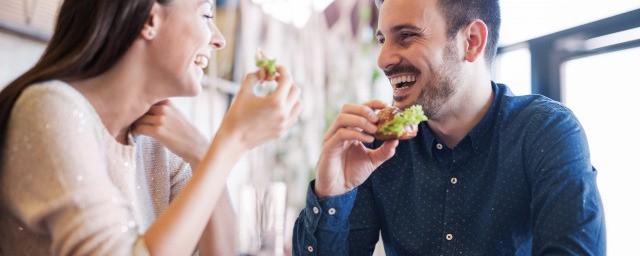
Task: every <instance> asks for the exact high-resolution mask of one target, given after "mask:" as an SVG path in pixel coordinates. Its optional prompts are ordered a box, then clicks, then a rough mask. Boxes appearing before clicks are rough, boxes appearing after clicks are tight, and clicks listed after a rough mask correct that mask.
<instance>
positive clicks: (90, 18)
mask: <svg viewBox="0 0 640 256" xmlns="http://www.w3.org/2000/svg"><path fill="white" fill-rule="evenodd" d="M156 1H157V2H158V3H161V4H163V3H166V2H169V1H170V0H65V1H64V2H63V4H62V6H61V7H60V13H59V14H58V20H57V22H56V27H55V30H54V33H53V36H52V38H51V41H50V42H49V44H48V46H47V48H46V50H45V51H44V54H43V55H42V57H41V58H40V60H38V62H37V63H36V64H35V65H34V66H33V67H32V68H31V69H30V70H28V71H27V72H26V73H24V74H22V75H21V76H20V77H18V78H17V79H16V80H14V81H13V82H11V83H10V84H9V85H7V87H5V88H4V89H3V90H2V92H0V150H3V149H4V148H5V142H6V136H7V128H8V123H9V118H10V115H11V110H12V109H13V105H14V104H15V102H16V100H17V99H18V97H20V94H22V92H23V91H24V90H25V89H26V88H27V87H29V86H30V85H32V84H34V83H38V82H42V81H47V80H52V79H65V80H77V79H84V78H90V77H94V76H97V75H100V74H102V73H104V72H105V71H107V70H108V69H110V68H111V67H112V66H113V65H114V64H115V63H116V61H118V60H119V59H120V58H121V57H122V55H124V53H125V52H126V51H127V49H129V47H131V45H132V44H133V41H134V40H135V38H136V37H137V36H138V34H139V33H140V31H141V30H142V28H143V26H144V24H145V22H146V21H147V19H148V18H149V13H150V12H151V8H152V6H153V4H154V3H155V2H156ZM0 152H2V151H0ZM2 163H3V160H2V154H0V167H1V166H2Z"/></svg>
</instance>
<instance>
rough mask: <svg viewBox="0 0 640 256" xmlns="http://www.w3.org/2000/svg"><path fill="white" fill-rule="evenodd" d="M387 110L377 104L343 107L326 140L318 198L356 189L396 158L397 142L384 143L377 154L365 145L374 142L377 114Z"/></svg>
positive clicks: (378, 102) (318, 172) (321, 157)
mask: <svg viewBox="0 0 640 256" xmlns="http://www.w3.org/2000/svg"><path fill="white" fill-rule="evenodd" d="M384 107H386V104H385V103H384V102H381V101H377V100H374V101H370V102H367V103H365V104H363V105H353V104H347V105H345V106H343V107H342V109H341V110H340V113H339V114H338V117H337V118H336V120H335V121H334V122H333V124H332V125H331V127H330V128H329V130H328V131H327V133H326V134H325V136H324V142H323V147H322V154H321V155H320V160H319V161H318V167H317V174H316V182H315V187H314V190H315V192H316V195H317V196H318V197H319V198H321V199H322V198H326V197H329V196H334V195H339V194H343V193H346V192H348V191H350V190H352V189H354V188H355V187H357V186H359V185H360V184H362V183H363V182H364V181H365V180H366V179H367V178H368V177H369V176H370V175H371V173H373V171H374V170H375V169H376V168H378V166H380V165H381V164H382V163H384V162H385V161H387V160H388V159H389V158H391V157H392V156H393V155H394V154H395V148H396V146H398V140H388V141H385V142H384V143H383V144H382V146H380V147H379V148H377V149H375V150H371V149H369V148H367V147H365V146H364V144H363V143H371V142H373V140H374V138H373V135H372V134H375V132H376V129H377V127H376V125H375V123H376V122H377V121H378V117H377V116H376V115H375V112H374V111H375V110H376V109H381V108H384Z"/></svg>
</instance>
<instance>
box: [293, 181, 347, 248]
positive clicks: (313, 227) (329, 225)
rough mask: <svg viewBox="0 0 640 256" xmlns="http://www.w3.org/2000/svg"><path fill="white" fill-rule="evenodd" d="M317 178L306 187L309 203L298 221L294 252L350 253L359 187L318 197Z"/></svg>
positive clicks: (295, 231) (295, 229) (294, 238)
mask: <svg viewBox="0 0 640 256" xmlns="http://www.w3.org/2000/svg"><path fill="white" fill-rule="evenodd" d="M314 182H315V181H312V182H311V184H310V186H309V188H308V190H307V204H306V207H305V209H303V210H302V212H301V213H300V216H298V219H297V220H296V223H295V227H294V234H293V255H332V256H339V255H347V252H348V240H347V238H348V236H349V214H350V213H351V209H352V208H353V204H354V201H355V198H356V195H357V193H358V189H357V188H356V189H354V190H352V191H349V192H347V193H345V194H342V195H338V196H333V197H328V198H325V199H322V200H318V197H317V196H316V194H315V193H314V191H313V184H314Z"/></svg>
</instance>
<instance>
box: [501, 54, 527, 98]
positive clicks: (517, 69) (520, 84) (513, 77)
mask: <svg viewBox="0 0 640 256" xmlns="http://www.w3.org/2000/svg"><path fill="white" fill-rule="evenodd" d="M495 62H496V68H494V70H495V75H494V81H495V82H497V83H503V84H506V85H507V86H509V88H510V89H511V91H512V92H513V94H515V95H526V94H530V93H531V54H530V52H529V48H520V49H517V50H512V51H508V52H504V53H501V54H500V55H498V56H497V57H496V60H495Z"/></svg>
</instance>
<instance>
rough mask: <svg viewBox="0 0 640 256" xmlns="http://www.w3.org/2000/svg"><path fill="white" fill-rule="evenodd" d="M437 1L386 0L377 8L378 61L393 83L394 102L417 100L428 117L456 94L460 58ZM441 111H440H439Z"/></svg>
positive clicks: (400, 104)
mask: <svg viewBox="0 0 640 256" xmlns="http://www.w3.org/2000/svg"><path fill="white" fill-rule="evenodd" d="M446 30H447V27H446V23H445V20H444V17H443V16H442V14H441V13H440V11H439V9H438V7H437V0H386V1H385V2H384V4H382V7H381V8H380V18H379V20H378V31H377V38H378V41H379V42H380V43H381V45H382V47H381V50H380V55H379V56H378V66H379V67H380V68H381V69H382V70H383V71H384V72H385V74H386V75H387V77H388V78H389V80H390V81H391V85H392V86H393V99H394V103H393V104H394V105H395V106H397V107H400V108H405V107H408V106H411V105H413V104H420V105H422V107H423V109H424V111H425V113H426V114H427V116H428V117H429V118H431V119H437V118H438V117H439V113H440V112H441V110H442V109H443V108H446V107H447V105H450V104H451V103H449V100H450V99H451V97H452V96H453V95H454V94H455V93H456V91H457V88H458V83H459V81H458V80H459V79H458V77H459V72H460V63H461V61H462V58H461V57H459V56H458V55H459V54H458V50H457V46H456V40H455V39H450V40H448V38H447V33H446ZM440 114H442V113H440Z"/></svg>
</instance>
